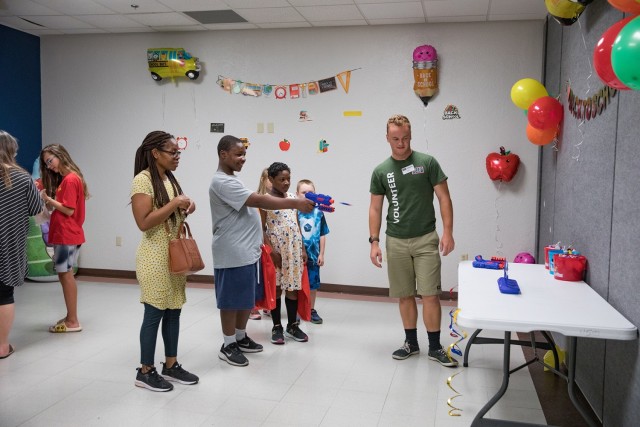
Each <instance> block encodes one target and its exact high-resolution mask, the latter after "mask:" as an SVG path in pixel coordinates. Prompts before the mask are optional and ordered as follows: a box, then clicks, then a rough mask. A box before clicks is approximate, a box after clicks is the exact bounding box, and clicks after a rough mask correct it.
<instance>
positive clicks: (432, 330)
mask: <svg viewBox="0 0 640 427" xmlns="http://www.w3.org/2000/svg"><path fill="white" fill-rule="evenodd" d="M387 142H388V143H389V145H390V146H391V157H389V158H388V159H386V160H385V161H384V162H382V163H381V164H379V165H378V166H377V167H376V168H375V169H374V171H373V174H372V175H371V186H370V189H369V191H370V193H371V204H370V205H369V233H370V236H369V243H371V253H370V257H371V262H372V263H373V265H375V266H376V267H382V265H381V262H382V249H380V226H381V224H382V206H383V202H384V198H385V197H386V198H387V201H388V205H389V206H388V210H387V230H386V242H385V243H386V245H385V246H386V251H387V263H388V276H389V296H391V297H394V298H399V299H400V301H399V304H400V316H401V317H402V324H403V326H404V331H405V337H406V338H405V342H404V344H403V345H402V347H400V348H399V349H398V350H396V351H395V352H394V353H393V358H394V359H398V360H403V359H406V358H408V357H409V356H412V355H414V354H418V353H420V347H419V346H418V336H417V322H418V307H417V304H416V298H415V297H416V295H420V296H421V297H422V318H423V321H424V325H425V327H426V328H427V335H428V337H429V353H428V357H429V359H431V360H435V361H437V362H439V363H440V364H441V365H443V366H449V367H455V366H458V362H457V361H456V360H455V359H453V358H451V357H449V356H448V355H447V353H446V352H445V350H444V349H443V348H442V345H441V344H440V323H441V316H442V310H441V307H440V294H441V293H442V289H441V285H440V265H441V262H440V253H442V255H443V256H446V255H448V254H449V253H450V252H451V251H452V250H453V248H454V246H455V242H454V240H453V205H452V203H451V196H450V195H449V187H448V186H447V176H446V175H445V174H444V172H442V169H441V168H440V165H439V164H438V162H437V160H436V159H434V158H433V157H431V156H429V155H427V154H424V153H419V152H417V151H413V150H412V149H411V123H409V119H407V118H406V117H405V116H401V115H395V116H392V117H391V118H390V119H389V120H388V121H387ZM434 193H435V195H436V197H438V202H439V204H440V216H441V217H442V225H443V234H442V238H440V237H439V236H438V233H437V232H436V213H435V209H434V207H433V194H434Z"/></svg>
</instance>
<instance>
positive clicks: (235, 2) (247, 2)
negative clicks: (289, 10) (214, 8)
mask: <svg viewBox="0 0 640 427" xmlns="http://www.w3.org/2000/svg"><path fill="white" fill-rule="evenodd" d="M224 2H225V3H226V4H228V5H229V7H232V8H234V9H257V8H261V7H288V6H291V5H290V4H289V2H288V1H287V0H224Z"/></svg>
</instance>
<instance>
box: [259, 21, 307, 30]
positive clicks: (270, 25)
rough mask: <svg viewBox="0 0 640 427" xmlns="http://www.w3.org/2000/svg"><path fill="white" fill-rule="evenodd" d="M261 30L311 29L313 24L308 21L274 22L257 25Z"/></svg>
mask: <svg viewBox="0 0 640 427" xmlns="http://www.w3.org/2000/svg"><path fill="white" fill-rule="evenodd" d="M257 25H258V27H259V28H265V29H267V28H307V27H311V24H309V23H308V22H306V21H300V22H274V23H264V24H257Z"/></svg>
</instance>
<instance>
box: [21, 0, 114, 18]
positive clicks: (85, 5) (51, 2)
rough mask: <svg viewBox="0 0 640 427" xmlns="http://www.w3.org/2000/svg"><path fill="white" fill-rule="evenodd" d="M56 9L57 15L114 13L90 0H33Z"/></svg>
mask: <svg viewBox="0 0 640 427" xmlns="http://www.w3.org/2000/svg"><path fill="white" fill-rule="evenodd" d="M33 1H35V2H36V3H40V4H41V5H43V6H46V7H49V8H51V9H53V10H56V11H58V12H60V13H59V15H63V14H64V15H99V14H109V13H115V12H114V11H112V10H110V9H107V8H106V7H104V6H102V5H101V4H98V3H96V2H95V1H92V0H33Z"/></svg>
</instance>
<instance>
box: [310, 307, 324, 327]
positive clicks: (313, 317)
mask: <svg viewBox="0 0 640 427" xmlns="http://www.w3.org/2000/svg"><path fill="white" fill-rule="evenodd" d="M311 323H315V324H316V325H321V324H322V317H320V315H319V314H318V312H317V311H316V309H315V308H312V309H311Z"/></svg>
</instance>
